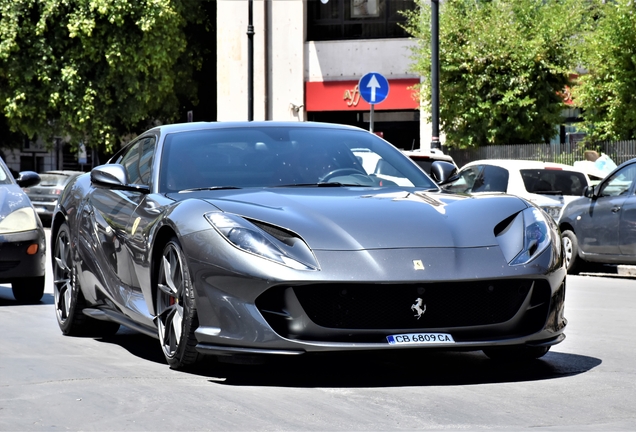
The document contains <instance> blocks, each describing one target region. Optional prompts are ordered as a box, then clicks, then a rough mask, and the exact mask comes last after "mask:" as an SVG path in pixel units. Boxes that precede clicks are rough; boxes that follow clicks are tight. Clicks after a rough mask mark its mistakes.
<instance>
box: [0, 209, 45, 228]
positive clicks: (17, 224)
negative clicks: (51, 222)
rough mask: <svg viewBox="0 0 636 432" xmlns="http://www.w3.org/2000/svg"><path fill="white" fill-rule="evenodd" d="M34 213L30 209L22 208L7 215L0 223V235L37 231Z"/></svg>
mask: <svg viewBox="0 0 636 432" xmlns="http://www.w3.org/2000/svg"><path fill="white" fill-rule="evenodd" d="M36 217H37V216H36V214H35V211H34V210H33V209H32V208H31V207H22V208H19V209H17V210H15V211H13V212H11V213H9V214H8V215H7V216H6V217H5V218H4V219H2V221H0V234H8V233H15V232H22V231H31V230H34V229H37V227H38V223H37V219H36Z"/></svg>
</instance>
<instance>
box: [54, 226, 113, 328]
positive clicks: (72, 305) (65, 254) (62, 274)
mask: <svg viewBox="0 0 636 432" xmlns="http://www.w3.org/2000/svg"><path fill="white" fill-rule="evenodd" d="M76 271H77V270H76V268H75V262H74V260H73V253H72V249H71V236H70V232H69V229H68V225H66V224H62V226H60V229H59V231H58V232H57V236H56V238H55V246H54V248H53V295H54V297H55V316H56V318H57V324H58V325H59V326H60V330H62V333H63V334H65V335H68V336H87V335H99V336H108V335H112V334H115V333H117V330H119V324H117V323H114V322H110V321H98V320H95V319H92V318H90V317H88V316H87V315H84V313H82V310H83V309H84V308H85V307H86V300H85V299H84V295H83V294H82V290H81V288H80V286H79V282H78V281H77V276H76Z"/></svg>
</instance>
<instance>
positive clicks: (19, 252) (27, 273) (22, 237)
mask: <svg viewBox="0 0 636 432" xmlns="http://www.w3.org/2000/svg"><path fill="white" fill-rule="evenodd" d="M34 243H35V244H37V245H38V251H37V253H35V254H33V255H29V254H27V248H28V247H29V246H30V245H32V244H34ZM45 259H46V240H45V236H44V230H42V229H35V230H31V231H24V232H18V233H10V234H3V235H0V282H1V283H6V282H11V281H13V280H15V279H21V278H25V277H40V276H44V274H45V271H46V262H45Z"/></svg>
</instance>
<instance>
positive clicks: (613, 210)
mask: <svg viewBox="0 0 636 432" xmlns="http://www.w3.org/2000/svg"><path fill="white" fill-rule="evenodd" d="M620 209H621V207H620V206H616V207H612V213H618V212H619V211H620Z"/></svg>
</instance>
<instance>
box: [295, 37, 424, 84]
mask: <svg viewBox="0 0 636 432" xmlns="http://www.w3.org/2000/svg"><path fill="white" fill-rule="evenodd" d="M414 45H415V41H412V40H410V39H367V40H355V41H321V42H314V41H310V42H307V43H306V44H305V52H306V55H305V58H306V62H305V76H306V77H307V81H341V80H357V79H360V77H362V76H363V75H364V74H366V73H368V72H379V73H381V74H382V75H384V77H385V78H387V79H389V80H390V79H392V78H393V79H401V78H418V77H419V75H417V74H414V73H412V72H410V71H409V68H410V65H411V60H410V58H409V56H410V54H411V51H410V48H411V47H412V46H414Z"/></svg>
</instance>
